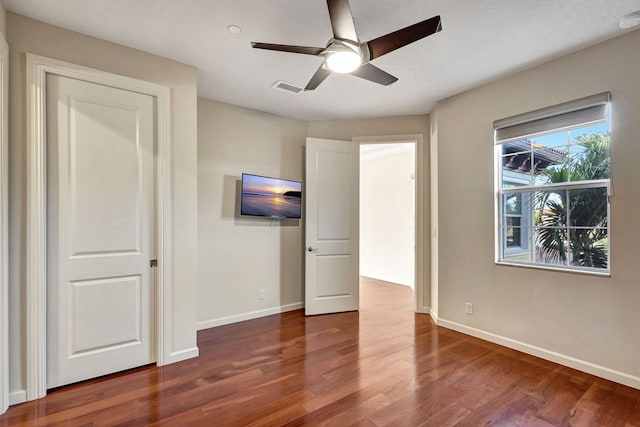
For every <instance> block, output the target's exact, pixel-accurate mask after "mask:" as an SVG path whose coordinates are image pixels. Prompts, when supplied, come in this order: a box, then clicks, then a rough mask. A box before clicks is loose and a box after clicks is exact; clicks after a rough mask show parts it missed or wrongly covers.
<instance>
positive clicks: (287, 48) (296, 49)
mask: <svg viewBox="0 0 640 427" xmlns="http://www.w3.org/2000/svg"><path fill="white" fill-rule="evenodd" d="M251 47H253V48H256V49H266V50H277V51H280V52H291V53H302V54H304V55H319V54H320V53H321V52H322V51H324V49H325V48H323V47H309V46H292V45H288V44H273V43H258V42H251Z"/></svg>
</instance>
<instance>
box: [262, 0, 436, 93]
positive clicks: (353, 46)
mask: <svg viewBox="0 0 640 427" xmlns="http://www.w3.org/2000/svg"><path fill="white" fill-rule="evenodd" d="M327 6H328V7H329V17H330V18H331V27H332V28H333V37H332V38H331V39H329V42H328V43H327V47H324V48H323V47H309V46H292V45H282V44H272V43H258V42H251V46H252V47H254V48H256V49H267V50H277V51H281V52H291V53H301V54H304V55H315V56H324V62H323V63H322V65H321V66H320V68H318V71H316V73H315V74H314V75H313V77H311V80H310V81H309V83H307V86H306V87H305V88H304V90H314V89H315V88H317V87H318V86H319V85H320V83H322V82H323V81H324V80H325V79H326V78H327V77H328V76H329V74H331V72H334V73H345V74H346V73H350V74H351V75H354V76H356V77H360V78H362V79H365V80H369V81H372V82H375V83H378V84H381V85H384V86H388V85H390V84H392V83H394V82H396V81H397V80H398V78H397V77H394V76H392V75H391V74H389V73H387V72H386V71H383V70H381V69H380V68H378V67H376V66H375V65H373V64H371V62H370V61H371V60H373V59H376V58H379V57H381V56H382V55H385V54H387V53H389V52H392V51H394V50H396V49H399V48H401V47H403V46H406V45H408V44H409V43H413V42H415V41H417V40H420V39H422V38H424V37H427V36H430V35H432V34H435V33H437V32H438V31H441V30H442V24H441V22H440V16H434V17H433V18H430V19H427V20H426V21H422V22H418V23H417V24H414V25H411V26H409V27H406V28H403V29H401V30H398V31H394V32H393V33H389V34H387V35H384V36H380V37H378V38H376V39H373V40H370V41H368V42H361V41H360V40H359V39H358V36H357V34H356V29H355V26H354V25H353V17H352V16H351V8H350V7H349V0H327Z"/></svg>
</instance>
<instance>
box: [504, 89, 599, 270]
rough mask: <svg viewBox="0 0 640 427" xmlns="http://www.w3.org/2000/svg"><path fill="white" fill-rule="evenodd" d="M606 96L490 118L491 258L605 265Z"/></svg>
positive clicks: (587, 266) (569, 266) (568, 265)
mask: <svg viewBox="0 0 640 427" xmlns="http://www.w3.org/2000/svg"><path fill="white" fill-rule="evenodd" d="M609 100H610V94H609V93H608V92H607V93H603V94H598V95H593V96H590V97H587V98H582V99H579V100H576V101H571V102H568V103H565V104H561V105H556V106H553V107H549V108H545V109H541V110H537V111H533V112H531V113H526V114H522V115H519V116H514V117H510V118H507V119H503V120H498V121H496V122H494V129H495V144H496V150H495V151H496V165H497V170H498V173H497V176H498V179H497V209H496V215H497V221H496V223H497V232H496V236H497V238H496V253H497V262H498V263H508V264H521V265H528V266H543V267H547V268H559V269H569V270H580V271H591V272H601V273H608V272H609V195H610V170H611V156H610V145H611V138H610V127H609V123H610V121H609Z"/></svg>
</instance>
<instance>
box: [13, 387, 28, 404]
mask: <svg viewBox="0 0 640 427" xmlns="http://www.w3.org/2000/svg"><path fill="white" fill-rule="evenodd" d="M26 401H27V390H15V391H12V392H10V393H9V405H17V404H18V403H24V402H26Z"/></svg>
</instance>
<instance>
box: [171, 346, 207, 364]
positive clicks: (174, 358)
mask: <svg viewBox="0 0 640 427" xmlns="http://www.w3.org/2000/svg"><path fill="white" fill-rule="evenodd" d="M199 355H200V350H199V349H198V347H191V348H185V349H184V350H179V351H174V352H173V353H171V354H170V355H169V360H167V363H165V365H169V364H171V363H176V362H182V361H183V360H187V359H191V358H193V357H198V356H199Z"/></svg>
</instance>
